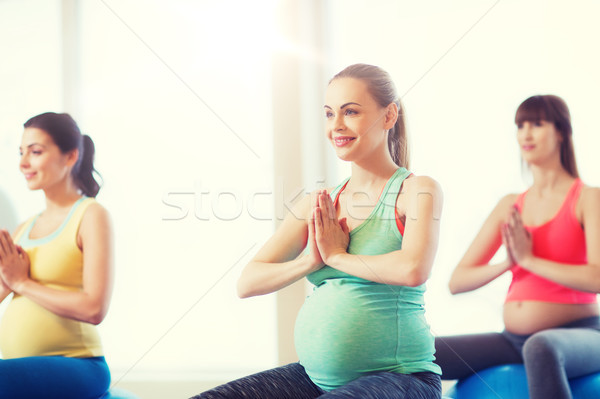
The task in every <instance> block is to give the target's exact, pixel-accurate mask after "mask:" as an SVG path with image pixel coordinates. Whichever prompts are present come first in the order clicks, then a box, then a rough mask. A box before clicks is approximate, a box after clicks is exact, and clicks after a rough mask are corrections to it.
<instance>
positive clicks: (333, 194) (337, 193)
mask: <svg viewBox="0 0 600 399" xmlns="http://www.w3.org/2000/svg"><path fill="white" fill-rule="evenodd" d="M349 181H350V177H347V178H346V179H344V180H343V181H342V182H341V183H340V184H338V185H337V186H336V187H335V188H334V189H333V191H332V192H331V194H330V197H331V200H332V201H333V206H337V204H338V200H339V198H340V193H341V192H342V190H344V189H345V188H346V186H347V185H348V182H349Z"/></svg>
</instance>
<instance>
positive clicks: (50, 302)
mask: <svg viewBox="0 0 600 399" xmlns="http://www.w3.org/2000/svg"><path fill="white" fill-rule="evenodd" d="M15 292H17V293H18V294H20V295H23V296H25V297H27V298H29V299H30V300H32V301H33V302H35V303H37V304H38V305H40V306H42V307H43V308H45V309H47V310H49V311H50V312H52V313H54V314H56V315H58V316H61V317H66V318H69V319H74V320H78V321H83V322H86V323H91V324H100V322H101V321H102V320H103V319H104V316H105V315H106V312H107V311H108V309H107V305H105V301H102V300H101V299H100V298H94V297H92V296H91V295H89V294H88V293H86V292H83V291H62V290H57V289H54V288H50V287H46V286H45V285H42V284H39V283H38V282H36V281H34V280H26V281H25V282H23V283H22V284H21V285H20V286H19V287H18V288H17V289H16V290H15Z"/></svg>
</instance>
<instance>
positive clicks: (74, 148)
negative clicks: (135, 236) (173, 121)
mask: <svg viewBox="0 0 600 399" xmlns="http://www.w3.org/2000/svg"><path fill="white" fill-rule="evenodd" d="M20 152H21V161H20V164H19V166H20V170H21V172H22V173H23V174H24V176H25V179H26V181H27V186H28V187H29V189H31V190H42V191H43V192H44V195H45V198H46V209H45V210H44V211H43V212H41V213H40V214H39V215H35V216H33V217H31V218H30V219H29V220H27V221H26V222H25V223H23V224H22V225H21V226H19V227H18V228H17V231H16V232H15V234H14V237H11V235H10V234H9V233H8V232H7V231H6V230H1V231H0V301H3V300H5V299H7V298H8V297H9V296H10V294H11V293H12V294H13V297H12V300H11V302H10V304H9V305H8V307H7V309H6V312H5V314H4V315H3V317H2V319H1V320H0V351H1V352H2V357H1V358H0V398H11V399H19V398H61V399H68V398H73V399H75V398H77V399H85V398H90V399H92V398H99V397H100V396H102V395H103V394H104V393H105V392H106V391H107V389H108V387H109V384H110V372H109V370H108V366H107V364H106V361H105V359H104V357H103V353H102V345H101V342H100V338H99V335H98V333H97V331H96V328H95V325H97V324H99V323H100V322H101V321H102V320H103V319H104V316H105V315H106V312H107V310H108V305H109V302H110V295H111V290H112V232H111V227H110V222H109V216H108V213H107V211H106V210H105V209H104V208H103V207H102V206H101V205H100V204H98V203H97V202H96V201H95V200H94V197H95V196H96V194H97V193H98V191H99V189H100V187H99V185H98V183H97V182H96V180H95V179H94V175H93V172H94V166H93V159H94V144H93V142H92V140H91V139H90V138H89V136H85V135H82V134H81V132H80V130H79V127H78V126H77V124H76V123H75V121H74V120H73V119H72V118H71V117H70V116H69V115H68V114H55V113H45V114H41V115H38V116H35V117H33V118H31V119H29V120H28V121H27V122H26V123H25V131H24V133H23V138H22V142H21V146H20Z"/></svg>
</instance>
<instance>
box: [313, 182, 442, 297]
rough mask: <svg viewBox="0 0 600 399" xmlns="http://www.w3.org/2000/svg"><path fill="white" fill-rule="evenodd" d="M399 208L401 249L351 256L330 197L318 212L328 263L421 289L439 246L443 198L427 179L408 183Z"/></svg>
mask: <svg viewBox="0 0 600 399" xmlns="http://www.w3.org/2000/svg"><path fill="white" fill-rule="evenodd" d="M402 193H403V194H404V195H400V196H399V198H398V202H397V204H396V206H397V207H398V209H399V210H402V209H405V214H406V223H405V230H404V237H403V240H402V249H400V250H398V251H393V252H390V253H387V254H382V255H351V254H348V252H346V250H347V245H348V241H347V239H346V236H347V234H348V231H347V227H346V226H345V222H344V221H337V220H336V219H335V217H331V216H332V215H335V213H334V212H335V210H334V208H333V204H332V203H331V199H330V198H329V197H328V196H321V197H320V202H319V207H318V209H316V216H315V219H316V220H317V222H316V223H315V225H316V227H317V234H316V237H317V243H318V246H319V250H320V252H321V256H322V257H323V260H324V261H325V263H326V264H327V265H329V266H331V267H333V268H336V269H338V270H340V271H343V272H345V273H348V274H351V275H353V276H357V277H360V278H364V279H366V280H370V281H374V282H377V283H382V284H391V285H404V286H418V285H421V284H423V283H424V282H425V281H426V280H427V278H428V277H429V274H430V272H431V268H432V266H433V261H434V258H435V252H436V250H437V246H438V237H439V229H440V216H441V211H442V203H443V196H442V190H441V188H440V186H439V184H438V183H437V182H436V181H435V180H433V179H431V178H429V177H425V176H421V177H413V178H410V179H407V180H405V182H404V184H403V188H402Z"/></svg>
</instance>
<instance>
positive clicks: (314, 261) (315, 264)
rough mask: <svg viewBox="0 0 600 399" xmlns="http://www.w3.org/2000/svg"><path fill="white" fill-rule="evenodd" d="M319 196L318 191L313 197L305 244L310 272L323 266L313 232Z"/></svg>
mask: <svg viewBox="0 0 600 399" xmlns="http://www.w3.org/2000/svg"><path fill="white" fill-rule="evenodd" d="M320 195H321V192H320V191H319V192H318V193H317V195H316V196H315V202H314V204H313V209H312V212H311V216H310V219H309V220H308V242H307V244H306V245H307V247H308V254H307V255H306V256H307V257H308V260H309V262H310V264H311V265H312V268H311V270H313V271H316V270H319V269H320V268H322V267H323V266H324V265H325V262H323V258H322V257H321V253H320V252H319V247H318V245H317V239H316V231H315V209H316V208H317V207H318V206H319V196H320Z"/></svg>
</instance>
